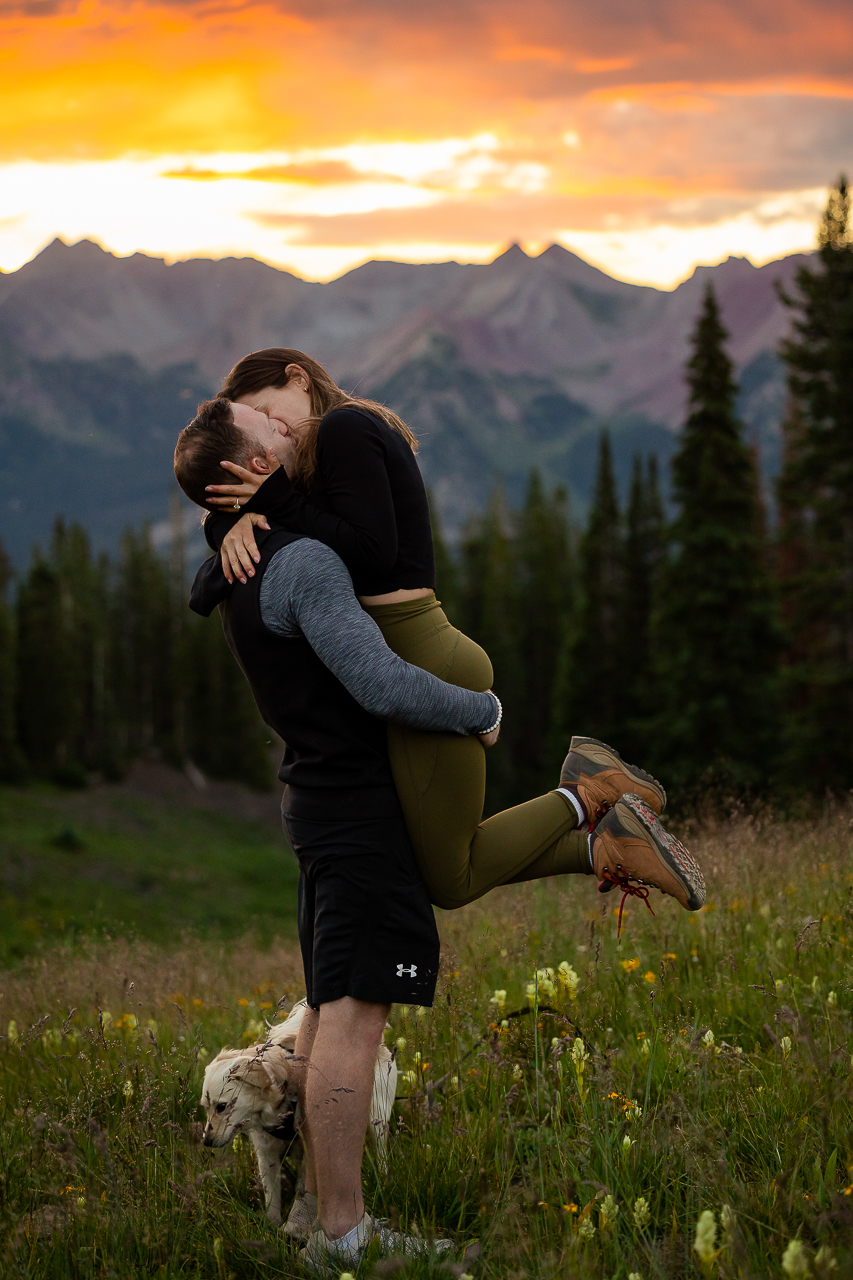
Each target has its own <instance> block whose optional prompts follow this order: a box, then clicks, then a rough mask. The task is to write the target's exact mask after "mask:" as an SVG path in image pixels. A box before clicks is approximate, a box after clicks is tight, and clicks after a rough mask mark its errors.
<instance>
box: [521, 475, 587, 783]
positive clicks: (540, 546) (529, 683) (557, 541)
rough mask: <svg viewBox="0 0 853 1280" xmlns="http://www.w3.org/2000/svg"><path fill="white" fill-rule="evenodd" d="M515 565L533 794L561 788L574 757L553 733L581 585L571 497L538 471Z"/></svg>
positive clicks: (524, 770)
mask: <svg viewBox="0 0 853 1280" xmlns="http://www.w3.org/2000/svg"><path fill="white" fill-rule="evenodd" d="M515 563H516V566H517V573H518V596H517V608H518V638H519V649H520V659H521V669H522V675H523V690H522V701H521V706H520V708H519V721H518V739H519V749H518V751H517V774H518V782H519V788H520V791H521V793H522V794H523V795H524V796H525V797H526V796H532V795H534V794H536V793H537V792H540V791H545V790H548V789H550V788H552V787H554V786H555V785H556V778H557V777H558V776H559V767H560V764H561V762H562V759H563V756H565V754H566V749H567V748H566V745H565V743H564V742H557V743H556V744H555V742H554V732H553V731H554V727H555V726H554V722H555V714H556V702H555V698H556V693H557V688H558V684H559V681H560V676H561V673H562V670H563V666H564V663H563V659H564V655H565V653H566V650H567V648H568V644H569V635H570V626H571V620H572V607H573V603H574V587H575V582H574V562H573V556H572V548H571V541H570V535H569V520H568V495H567V493H566V490H565V489H563V488H561V487H559V488H557V489H555V490H554V492H553V494H551V495H550V496H548V495H546V494H545V492H544V490H543V488H542V481H541V478H540V476H539V472H538V471H533V472H531V475H530V481H529V484H528V488H527V495H526V498H525V501H524V506H523V507H522V509H521V511H520V512H519V514H518V519H517V532H516V538H515Z"/></svg>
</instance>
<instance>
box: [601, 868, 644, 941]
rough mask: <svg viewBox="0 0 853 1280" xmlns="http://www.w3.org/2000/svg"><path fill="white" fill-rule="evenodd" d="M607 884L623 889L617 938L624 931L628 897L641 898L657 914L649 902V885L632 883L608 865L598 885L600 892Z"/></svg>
mask: <svg viewBox="0 0 853 1280" xmlns="http://www.w3.org/2000/svg"><path fill="white" fill-rule="evenodd" d="M605 884H614V885H616V887H617V889H621V890H622V901H621V902H620V903H619V927H618V928H617V930H616V937H617V938H618V937H619V936H620V935H621V933H622V915H623V913H624V911H625V899H626V898H639V899H640V900H641V901H642V902H645V904H646V906H647V907H648V909H649V911H651V913H652V915H654V914H655V913H654V910H653V909H652V904H651V903H650V902H649V889H648V886H647V885H644V884H631V881H630V880H629V879H628V877H627V876H626V875H621V876H620V875H616V874H615V873H614V872H613V871H610V870H609V869H608V868H607V867H605V868H604V871H603V872H602V873H601V884H599V886H598V891H599V893H602V892H603V888H602V886H603V885H605Z"/></svg>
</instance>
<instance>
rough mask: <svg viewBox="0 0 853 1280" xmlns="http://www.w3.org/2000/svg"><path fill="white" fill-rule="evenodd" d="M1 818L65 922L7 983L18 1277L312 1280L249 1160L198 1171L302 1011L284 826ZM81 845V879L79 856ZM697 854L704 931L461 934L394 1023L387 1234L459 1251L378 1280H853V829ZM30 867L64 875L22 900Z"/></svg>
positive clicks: (499, 905)
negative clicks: (271, 1217) (211, 1132)
mask: <svg viewBox="0 0 853 1280" xmlns="http://www.w3.org/2000/svg"><path fill="white" fill-rule="evenodd" d="M110 794H112V793H110ZM69 806H70V809H69ZM75 806H76V808H75ZM98 806H100V808H98ZM175 808H176V809H177V808H178V806H175ZM60 811H62V812H60ZM128 811H130V812H131V813H132V814H135V817H134V819H133V822H131V821H130V819H129V818H128V817H127V813H128ZM116 814H118V815H119V816H118V817H117V816H116ZM121 814H124V815H125V817H124V818H121V816H120V815H121ZM0 815H2V817H3V820H4V826H3V832H4V834H3V837H2V839H3V841H4V858H5V857H6V856H7V852H8V850H9V849H10V848H11V849H13V850H14V852H15V856H16V857H17V859H18V865H19V872H18V876H19V879H18V880H17V881H15V882H14V883H13V884H12V886H11V888H10V887H9V885H8V884H7V887H6V893H7V898H10V897H11V898H12V899H16V893H23V897H22V898H21V901H22V902H24V899H26V901H25V902H24V906H23V907H21V908H20V910H24V909H26V910H27V911H29V910H30V907H33V910H34V911H36V915H35V916H34V918H36V919H37V918H38V916H37V909H38V904H37V902H36V898H37V896H38V894H39V893H42V894H43V895H44V898H45V902H46V903H47V904H48V905H47V906H45V907H44V909H45V910H47V909H48V906H49V908H50V910H52V911H54V912H55V921H54V923H55V926H56V927H55V928H51V929H44V928H42V927H41V926H39V930H40V933H39V936H38V937H37V938H36V937H35V935H34V934H32V935H30V934H27V933H26V931H25V930H24V925H23V924H22V923H21V920H22V919H23V920H26V919H28V918H29V916H23V917H21V915H20V910H19V911H18V914H17V915H14V917H10V918H11V923H10V924H9V928H10V929H11V930H12V932H13V933H14V932H15V930H17V931H18V932H17V935H16V936H19V951H18V952H15V951H14V949H13V950H12V952H11V960H12V964H11V967H9V968H7V969H6V970H5V971H3V972H0V1033H2V1035H3V1036H4V1037H5V1038H3V1039H2V1040H0V1143H2V1160H1V1161H0V1168H2V1172H0V1216H2V1241H0V1274H2V1276H3V1277H4V1280H13V1278H14V1280H18V1278H21V1280H23V1278H25V1277H26V1278H27V1280H36V1278H38V1280H41V1277H45V1280H47V1278H48V1277H50V1278H53V1277H57V1278H58V1277H63V1278H64V1277H75V1280H76V1278H78V1277H79V1278H80V1280H83V1278H86V1280H88V1278H89V1277H92V1280H94V1278H96V1277H97V1278H99V1280H100V1278H104V1280H107V1278H111V1277H121V1278H122V1280H124V1278H125V1277H127V1278H130V1277H133V1278H134V1280H143V1278H144V1280H149V1278H150V1277H158V1278H161V1280H167V1278H172V1277H175V1278H177V1277H210V1280H214V1278H216V1280H243V1278H244V1277H245V1278H247V1280H248V1278H249V1277H262V1276H269V1275H285V1276H294V1277H299V1276H301V1275H302V1274H303V1273H302V1271H301V1268H300V1266H299V1262H298V1258H297V1253H296V1248H295V1246H294V1245H293V1244H292V1243H291V1242H290V1241H288V1240H287V1238H286V1237H281V1236H279V1235H277V1233H276V1232H275V1231H274V1230H273V1229H272V1228H271V1227H270V1226H269V1224H268V1222H267V1220H266V1218H265V1216H264V1213H263V1208H262V1199H261V1196H260V1193H259V1189H258V1186H257V1185H256V1179H255V1173H254V1168H253V1161H252V1156H251V1151H250V1149H249V1147H248V1144H247V1143H245V1142H242V1143H241V1142H239V1141H238V1143H237V1144H235V1147H233V1148H231V1149H229V1150H227V1151H224V1152H213V1151H208V1150H205V1149H204V1148H203V1147H202V1146H200V1145H199V1121H200V1118H201V1113H200V1112H199V1111H198V1109H197V1100H198V1096H199V1092H200V1083H201V1077H202V1073H203V1070H204V1064H205V1061H206V1060H207V1059H208V1058H209V1057H210V1056H212V1055H213V1054H215V1053H216V1052H217V1051H218V1049H219V1048H221V1047H222V1046H223V1045H225V1044H230V1045H234V1044H240V1043H248V1042H250V1041H252V1040H254V1039H256V1038H257V1037H258V1036H259V1035H260V1034H262V1030H263V1020H264V1019H267V1020H270V1019H273V1018H274V1017H276V1016H278V1010H279V1008H280V1007H281V1008H282V1009H284V1008H287V1007H289V1006H290V1004H291V1003H292V1002H293V1001H294V1000H296V999H298V998H299V997H300V995H301V994H302V987H301V967H300V962H299V957H298V953H297V949H296V946H295V943H294V941H293V933H292V928H293V923H292V915H293V879H292V877H291V879H290V880H288V879H287V875H288V874H290V872H288V870H287V864H286V861H285V859H284V858H282V848H281V845H280V843H279V844H278V845H277V844H276V839H277V838H276V835H275V833H274V830H273V828H272V826H271V825H270V824H269V823H267V824H266V825H265V824H264V823H261V822H260V821H256V822H254V824H253V823H252V822H249V821H248V820H246V821H244V822H243V824H242V825H243V827H244V834H243V835H242V836H241V833H240V829H239V824H238V823H237V821H236V820H232V819H230V818H229V819H227V820H226V818H224V817H223V816H222V815H221V814H216V813H213V812H212V811H210V810H198V809H197V810H194V811H192V812H184V813H183V817H182V818H180V819H179V817H178V815H177V813H175V814H172V811H171V809H170V808H169V805H168V804H166V803H165V802H160V801H157V802H155V801H153V800H151V799H148V800H146V799H144V798H139V797H137V798H135V799H134V798H133V797H129V796H128V795H126V794H124V793H122V792H121V791H120V789H116V794H115V796H114V798H113V799H112V800H110V799H109V798H108V797H107V796H105V794H104V793H101V795H100V798H98V795H97V794H92V795H85V794H84V795H81V796H72V797H68V796H65V797H63V796H60V795H58V794H53V795H48V794H47V793H45V794H44V795H42V796H33V795H29V796H28V794H27V793H25V792H12V791H4V792H2V793H0ZM39 815H41V816H39ZM69 815H70V816H69ZM60 819H61V820H62V821H61V822H60ZM134 822H135V823H137V824H138V825H137V826H136V827H134ZM146 823H149V824H150V825H146ZM65 825H70V826H72V827H73V828H74V830H75V831H76V832H77V833H78V836H79V839H80V841H81V843H82V844H84V845H85V846H86V849H85V850H84V849H82V848H81V849H78V850H77V851H73V850H68V849H63V848H61V847H58V846H57V845H56V843H55V840H56V837H57V834H58V833H59V831H61V830H62V829H64V826H65ZM10 829H11V830H12V832H13V838H10V836H9V834H8V833H9V830H10ZM99 833H100V834H99ZM685 834H686V835H687V836H688V837H689V844H690V846H691V847H692V848H693V849H694V850H695V852H696V853H697V854H698V856H699V857H700V859H701V861H702V863H703V866H704V868H705V871H706V876H707V880H708V888H709V901H708V906H707V907H706V908H705V909H704V910H703V911H702V912H700V913H697V914H695V915H688V914H687V913H685V912H683V911H681V910H680V908H678V907H677V905H676V904H675V903H673V902H672V901H671V900H668V899H663V898H661V897H660V896H659V895H656V896H655V898H654V899H653V902H652V905H653V906H654V909H655V911H656V913H657V914H656V915H655V916H652V915H650V914H649V913H648V912H647V911H646V909H645V908H644V907H643V905H642V904H641V903H638V902H629V903H628V905H627V907H626V915H625V922H624V924H623V929H622V938H621V941H619V940H617V915H616V911H615V909H616V907H617V905H618V899H617V895H616V894H615V893H613V894H610V895H607V896H602V895H599V894H598V893H597V892H596V886H595V883H594V881H593V880H591V879H589V878H571V879H570V878H564V879H562V880H557V881H548V882H545V883H543V884H540V885H527V886H516V887H513V888H509V889H504V890H500V891H498V892H497V893H494V894H492V895H491V896H490V897H489V898H487V899H485V900H484V901H483V902H481V903H478V904H476V905H474V906H472V907H469V908H467V909H465V910H463V911H460V912H456V913H440V921H439V923H440V928H441V932H442V941H443V949H442V954H443V959H442V974H441V978H440V982H439V990H438V996H437V1001H436V1005H435V1007H434V1009H433V1010H431V1011H426V1012H424V1013H423V1014H421V1013H419V1012H418V1011H417V1010H414V1009H406V1008H405V1007H399V1006H398V1007H395V1008H394V1010H393V1013H392V1023H393V1027H392V1030H391V1031H390V1032H389V1034H388V1039H389V1044H393V1043H396V1044H397V1046H398V1056H399V1062H400V1067H401V1080H400V1089H399V1094H400V1096H399V1098H398V1102H397V1107H396V1111H395V1120H394V1125H393V1133H392V1140H391V1145H390V1152H391V1157H390V1167H389V1170H388V1172H387V1175H384V1176H383V1175H380V1174H379V1172H378V1171H377V1169H376V1168H375V1167H374V1166H373V1165H372V1164H371V1163H370V1160H369V1157H367V1158H366V1161H365V1172H366V1182H367V1188H368V1203H369V1204H370V1205H371V1207H372V1209H373V1211H374V1212H375V1213H376V1214H377V1215H381V1216H386V1217H389V1218H391V1219H392V1220H399V1222H400V1223H401V1224H402V1225H403V1226H404V1227H407V1228H409V1229H415V1230H420V1231H423V1232H428V1231H436V1232H440V1233H448V1234H452V1235H453V1236H454V1237H455V1239H456V1240H457V1242H458V1244H459V1251H458V1252H457V1253H455V1254H452V1255H451V1256H450V1260H449V1262H447V1263H444V1264H439V1263H432V1264H428V1263H426V1262H422V1261H412V1262H408V1263H405V1264H402V1265H400V1266H399V1267H397V1264H396V1263H391V1264H387V1263H383V1262H377V1261H376V1260H375V1259H370V1258H368V1259H367V1260H366V1261H365V1263H364V1264H363V1265H362V1269H361V1270H362V1274H363V1275H365V1276H367V1275H372V1274H374V1273H376V1274H379V1275H389V1274H391V1273H392V1272H395V1273H396V1274H399V1276H400V1277H405V1276H408V1275H411V1276H427V1275H435V1276H440V1275H443V1276H445V1277H448V1276H449V1275H451V1274H455V1275H456V1276H468V1275H471V1276H473V1277H474V1278H475V1280H481V1278H482V1280H491V1278H492V1277H494V1278H495V1280H497V1278H498V1277H501V1278H502V1280H521V1278H522V1277H528V1276H529V1277H540V1276H541V1277H543V1278H547V1277H552V1276H553V1277H556V1276H560V1277H565V1276H568V1277H571V1276H578V1277H607V1278H610V1277H614V1278H619V1280H631V1278H634V1280H635V1278H636V1277H642V1278H643V1280H646V1278H647V1277H672V1278H673V1280H680V1278H681V1277H693V1276H696V1277H700V1276H704V1277H715V1276H719V1277H721V1278H722V1280H725V1278H726V1277H735V1276H741V1277H770V1276H775V1277H780V1278H781V1277H783V1276H785V1275H787V1276H789V1277H806V1276H808V1275H811V1276H815V1277H820V1276H834V1277H839V1278H842V1277H845V1276H851V1275H853V1125H851V1103H853V1093H852V1092H851V1051H853V1037H851V1008H853V989H851V982H850V957H851V954H853V896H851V895H853V860H851V852H853V826H851V812H850V810H849V809H845V808H839V809H835V810H827V811H826V812H825V813H824V814H823V815H822V816H820V817H818V818H815V819H812V820H809V821H803V822H793V821H791V822H782V821H777V820H774V818H773V817H772V815H770V814H764V815H760V816H758V817H755V816H750V815H749V814H747V813H744V812H735V813H734V814H732V815H730V816H728V817H726V818H725V819H722V818H718V820H716V821H714V820H713V819H712V817H708V818H707V819H706V820H703V821H702V822H701V823H699V822H697V823H695V824H694V825H693V826H692V828H689V829H685ZM51 841H54V843H51ZM110 841H113V844H112V845H110V843H109V842H110ZM119 845H120V846H121V853H119V852H118V849H119ZM110 849H112V850H113V852H112V853H110V851H109V850H110ZM86 857H88V858H89V859H90V860H91V861H90V862H85V861H75V859H84V858H86ZM276 857H277V858H278V861H276ZM27 858H31V859H34V860H35V863H36V864H37V867H41V868H42V872H41V874H40V875H39V876H38V877H36V876H31V881H32V882H27V883H26V885H25V880H26V876H25V874H24V871H21V870H20V867H26V866H27V865H29V864H28V863H27ZM63 859H64V861H63ZM155 863H156V865H154V864H155ZM93 865H94V866H95V870H93ZM144 865H145V866H149V872H148V873H147V874H150V875H151V876H153V877H155V879H156V881H157V886H158V887H157V889H156V891H155V892H153V893H152V892H150V886H148V894H147V896H146V892H145V889H144V888H143V887H140V886H139V885H138V884H137V887H136V889H134V887H133V886H134V884H136V881H134V880H133V876H138V874H142V872H141V871H138V868H141V867H143V866H144ZM205 867H207V868H208V871H209V874H208V875H205V873H204V870H205ZM111 868H112V870H111ZM276 868H277V873H278V875H279V877H280V883H279V884H278V886H277V888H276V890H275V891H276V892H278V893H279V898H278V899H277V900H276V901H277V902H278V903H279V905H280V909H281V912H282V914H283V915H287V919H284V918H282V919H281V920H280V921H279V925H280V927H279V929H278V930H277V931H276V930H274V929H273V928H272V926H271V922H270V917H269V912H267V914H264V913H265V910H266V907H265V906H264V885H263V883H262V879H263V877H264V876H269V875H271V874H273V873H274V871H275V870H276ZM98 869H99V870H98ZM96 870H97V875H96V874H95V871H96ZM190 871H191V872H192V874H189V872H190ZM249 871H251V872H252V875H249V874H248V873H249ZM131 872H132V874H131ZM57 875H62V876H63V877H64V880H63V883H62V884H58V883H51V881H52V878H53V877H55V876H57ZM247 876H248V878H247ZM253 876H257V880H258V883H257V884H256V883H255V880H254V879H253ZM21 877H23V879H22V878H21ZM22 886H24V888H25V892H24V889H22ZM87 886H88V888H87ZM93 886H94V887H93ZM104 886H107V887H106V888H104ZM110 886H111V888H110ZM113 890H114V891H115V893H116V894H117V895H118V896H117V897H115V898H111V897H110V892H112V891H113ZM87 893H91V895H92V899H93V904H92V906H91V911H92V915H91V916H90V917H88V918H87V917H85V911H84V904H85V901H86V895H87ZM27 895H29V896H27ZM98 895H100V897H99V896H98ZM134 895H135V896H134ZM176 897H178V898H180V900H181V901H180V902H178V903H177V904H176V902H175V901H174V899H175V898H176ZM95 899H97V900H98V902H99V903H100V905H95V902H94V900H95ZM16 900H17V899H16ZM34 903H35V904H36V905H35V906H33V904H34ZM63 903H65V905H63ZM69 904H70V905H69ZM112 910H116V911H117V915H115V916H114V917H113V920H112V922H111V921H110V919H109V918H108V917H109V913H110V911H112ZM242 911H246V912H249V913H254V916H255V917H256V921H257V922H259V923H256V926H255V927H254V928H253V930H252V931H251V932H250V933H249V934H248V935H246V934H242V935H241V934H240V933H238V932H236V931H235V929H234V927H233V921H234V919H235V918H236V917H239V915H240V913H241V912H242ZM31 914H32V913H31ZM220 917H221V918H220ZM117 919H123V920H124V922H125V924H124V927H122V928H119V927H117V925H116V923H115V921H116V920H117ZM69 921H72V923H73V928H72V927H71V925H69V923H68V922H69ZM60 926H61V927H60ZM5 927H6V925H5V924H4V929H5ZM22 930H23V932H21V931H22ZM21 939H22V941H21ZM7 954H10V953H9V952H8V951H7ZM697 1226H698V1227H699V1240H698V1243H699V1251H698V1252H697V1250H696V1248H695V1245H696V1243H697ZM475 1241H476V1242H478V1247H477V1248H476V1249H474V1250H473V1251H472V1252H470V1253H469V1254H468V1255H467V1256H466V1257H465V1259H464V1261H463V1256H462V1252H461V1250H462V1247H463V1246H464V1245H467V1244H469V1243H471V1242H475ZM792 1241H794V1243H793V1244H792V1243H791V1242H792Z"/></svg>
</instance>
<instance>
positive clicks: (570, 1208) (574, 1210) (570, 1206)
mask: <svg viewBox="0 0 853 1280" xmlns="http://www.w3.org/2000/svg"><path fill="white" fill-rule="evenodd" d="M563 1208H564V1209H565V1211H566V1213H577V1211H578V1207H577V1205H576V1204H575V1202H574V1200H572V1202H571V1204H564V1205H563Z"/></svg>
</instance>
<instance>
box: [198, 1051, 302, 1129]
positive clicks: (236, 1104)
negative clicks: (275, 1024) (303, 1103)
mask: <svg viewBox="0 0 853 1280" xmlns="http://www.w3.org/2000/svg"><path fill="white" fill-rule="evenodd" d="M287 1063H288V1054H286V1053H285V1051H284V1050H283V1049H282V1048H281V1047H280V1046H279V1045H275V1044H258V1045H252V1046H251V1048H249V1049H223V1050H222V1052H221V1053H218V1054H217V1055H216V1057H215V1058H214V1059H213V1061H212V1062H210V1063H209V1064H208V1067H207V1070H206V1071H205V1073H204V1084H203V1085H202V1090H201V1105H202V1107H203V1108H204V1110H205V1112H206V1113H207V1124H206V1125H205V1126H204V1135H203V1141H204V1145H205V1146H206V1147H225V1146H227V1145H228V1143H229V1142H231V1141H232V1140H233V1139H234V1138H235V1137H236V1136H237V1134H238V1133H241V1132H242V1131H243V1130H244V1129H251V1128H252V1127H253V1126H262V1125H264V1124H267V1125H268V1126H272V1125H274V1124H275V1123H276V1119H277V1116H278V1113H279V1110H280V1108H281V1105H282V1102H283V1101H284V1098H285V1096H286V1094H287Z"/></svg>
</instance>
